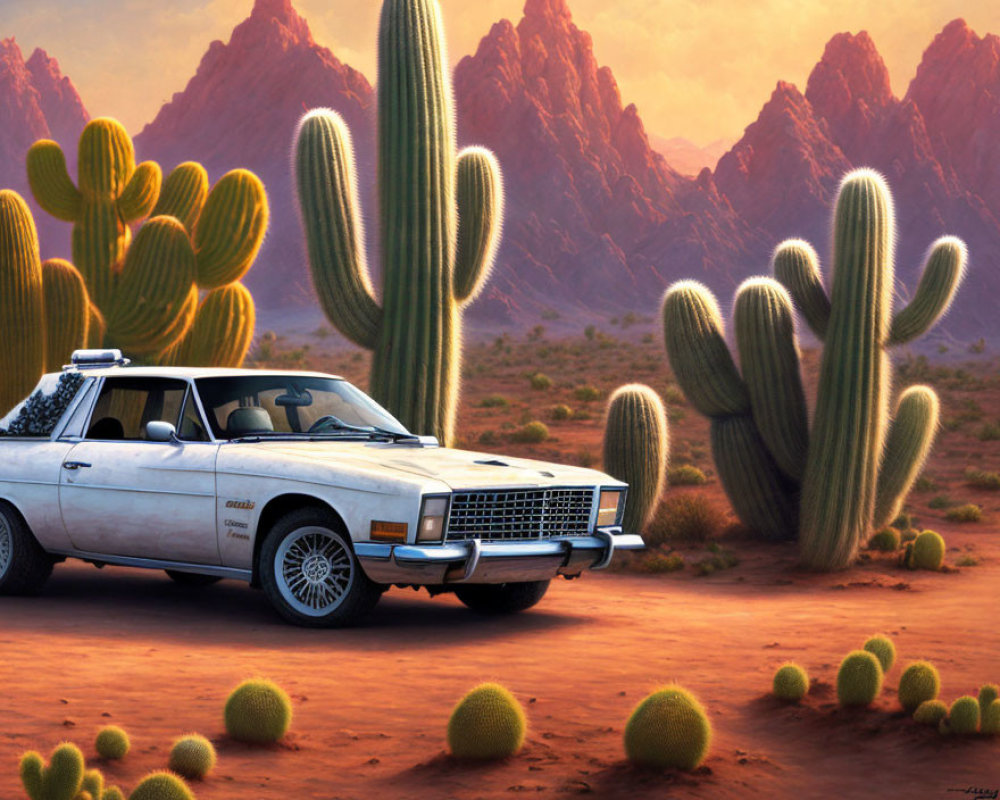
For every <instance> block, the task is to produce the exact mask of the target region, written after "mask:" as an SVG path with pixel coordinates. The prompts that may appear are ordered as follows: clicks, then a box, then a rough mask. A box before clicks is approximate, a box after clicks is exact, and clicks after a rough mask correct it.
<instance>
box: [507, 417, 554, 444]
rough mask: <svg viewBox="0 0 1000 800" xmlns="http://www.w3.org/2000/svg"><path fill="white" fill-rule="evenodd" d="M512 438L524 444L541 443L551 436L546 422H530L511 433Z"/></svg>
mask: <svg viewBox="0 0 1000 800" xmlns="http://www.w3.org/2000/svg"><path fill="white" fill-rule="evenodd" d="M510 438H511V440H512V441H515V442H521V443H522V444H539V443H541V442H544V441H545V440H546V439H548V438H549V428H548V426H547V425H546V424H545V423H544V422H538V420H535V421H534V422H528V423H525V424H524V425H522V426H521V427H520V428H518V429H517V430H516V431H515V432H514V433H513V434H511V437H510Z"/></svg>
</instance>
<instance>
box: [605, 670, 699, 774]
mask: <svg viewBox="0 0 1000 800" xmlns="http://www.w3.org/2000/svg"><path fill="white" fill-rule="evenodd" d="M711 741H712V726H711V724H710V723H709V721H708V715H707V714H706V713H705V709H704V708H702V706H701V703H699V702H698V700H697V699H696V698H695V697H694V695H692V694H691V693H690V692H688V691H686V690H684V689H682V688H681V687H680V686H676V685H671V686H666V687H664V688H662V689H659V690H657V691H655V692H653V693H652V694H651V695H649V696H648V697H647V698H646V699H645V700H643V701H642V702H641V703H639V705H637V706H636V707H635V710H634V711H633V712H632V716H631V717H629V720H628V723H627V724H626V725H625V755H626V757H627V758H628V760H629V761H631V762H633V763H635V764H641V765H644V766H650V767H656V768H658V769H667V768H676V769H686V770H693V769H695V768H696V767H698V766H699V765H700V764H701V763H702V761H704V760H705V756H706V755H707V754H708V748H709V745H710V744H711Z"/></svg>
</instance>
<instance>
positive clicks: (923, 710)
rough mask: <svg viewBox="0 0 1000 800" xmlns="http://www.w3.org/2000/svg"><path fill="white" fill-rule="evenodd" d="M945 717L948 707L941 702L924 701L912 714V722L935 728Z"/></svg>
mask: <svg viewBox="0 0 1000 800" xmlns="http://www.w3.org/2000/svg"><path fill="white" fill-rule="evenodd" d="M947 716H948V706H946V705H945V704H944V703H943V702H942V701H941V700H925V701H924V702H922V703H921V704H920V705H919V706H917V710H916V711H914V712H913V719H914V721H915V722H919V723H920V724H921V725H934V726H937V725H938V724H940V722H941V720H943V719H944V718H945V717H947Z"/></svg>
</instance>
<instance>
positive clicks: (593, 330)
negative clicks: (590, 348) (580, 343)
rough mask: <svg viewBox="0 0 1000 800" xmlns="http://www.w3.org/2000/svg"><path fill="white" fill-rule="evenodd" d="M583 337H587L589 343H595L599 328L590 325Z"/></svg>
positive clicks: (585, 329) (584, 331) (584, 330)
mask: <svg viewBox="0 0 1000 800" xmlns="http://www.w3.org/2000/svg"><path fill="white" fill-rule="evenodd" d="M583 335H584V336H586V337H587V339H588V340H589V341H593V340H594V337H595V336H596V335H597V328H596V327H594V326H593V325H588V326H587V327H586V328H584V329H583Z"/></svg>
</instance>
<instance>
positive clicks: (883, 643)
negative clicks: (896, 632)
mask: <svg viewBox="0 0 1000 800" xmlns="http://www.w3.org/2000/svg"><path fill="white" fill-rule="evenodd" d="M863 649H864V650H867V651H868V652H869V653H872V654H873V655H874V656H875V658H877V659H878V662H879V664H880V665H881V666H882V672H883V673H885V672H888V671H889V670H890V669H892V665H893V664H895V663H896V646H895V645H894V644H893V643H892V641H891V640H890V639H888V638H887V637H885V636H872V637H871V638H870V639H869V640H868V641H867V642H865V644H864V647H863Z"/></svg>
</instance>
